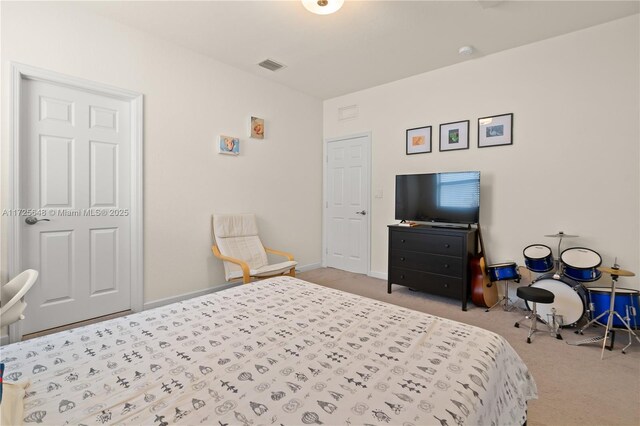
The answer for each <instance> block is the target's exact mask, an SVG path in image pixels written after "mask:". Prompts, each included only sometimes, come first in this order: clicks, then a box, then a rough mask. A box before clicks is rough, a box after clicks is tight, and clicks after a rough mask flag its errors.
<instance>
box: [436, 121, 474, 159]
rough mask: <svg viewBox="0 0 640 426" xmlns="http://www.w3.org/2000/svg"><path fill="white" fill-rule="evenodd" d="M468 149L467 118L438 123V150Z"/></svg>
mask: <svg viewBox="0 0 640 426" xmlns="http://www.w3.org/2000/svg"><path fill="white" fill-rule="evenodd" d="M458 149H469V120H464V121H456V122H453V123H445V124H441V125H440V151H456V150H458Z"/></svg>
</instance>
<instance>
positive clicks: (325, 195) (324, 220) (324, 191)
mask: <svg viewBox="0 0 640 426" xmlns="http://www.w3.org/2000/svg"><path fill="white" fill-rule="evenodd" d="M361 137H366V138H367V143H368V144H369V149H368V150H367V151H368V155H367V156H366V158H365V161H366V164H367V168H368V173H367V176H366V179H367V180H368V181H369V197H368V203H367V205H366V209H367V227H366V229H367V243H366V253H367V255H366V260H365V262H366V268H365V269H366V271H367V272H366V274H367V275H368V276H371V223H372V220H371V217H372V216H371V173H372V172H371V146H372V137H371V132H370V131H369V132H362V133H354V134H351V135H346V136H338V137H334V138H327V139H325V140H324V143H323V144H322V156H323V159H324V161H323V162H322V267H324V268H326V267H327V250H328V249H329V246H328V239H329V227H328V224H327V222H328V220H329V218H328V217H327V209H328V208H329V197H328V192H329V188H328V186H329V182H328V179H329V177H328V174H327V165H328V164H329V154H328V147H329V144H330V143H331V142H338V141H345V140H349V139H356V138H361Z"/></svg>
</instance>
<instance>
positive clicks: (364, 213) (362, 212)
mask: <svg viewBox="0 0 640 426" xmlns="http://www.w3.org/2000/svg"><path fill="white" fill-rule="evenodd" d="M356 214H361V215H362V216H366V214H367V211H366V210H362V211H361V212H356Z"/></svg>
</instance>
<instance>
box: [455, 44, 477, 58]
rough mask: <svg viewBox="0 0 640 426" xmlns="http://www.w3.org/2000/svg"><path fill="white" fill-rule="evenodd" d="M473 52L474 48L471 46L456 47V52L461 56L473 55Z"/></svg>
mask: <svg viewBox="0 0 640 426" xmlns="http://www.w3.org/2000/svg"><path fill="white" fill-rule="evenodd" d="M473 52H474V50H473V47H471V46H462V47H461V48H460V49H458V53H459V54H460V55H463V56H471V55H473Z"/></svg>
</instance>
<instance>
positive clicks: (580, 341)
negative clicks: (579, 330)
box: [567, 330, 616, 350]
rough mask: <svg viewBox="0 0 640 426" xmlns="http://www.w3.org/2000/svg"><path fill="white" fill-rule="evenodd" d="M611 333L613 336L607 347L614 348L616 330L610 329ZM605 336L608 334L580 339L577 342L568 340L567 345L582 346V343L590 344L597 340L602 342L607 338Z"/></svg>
mask: <svg viewBox="0 0 640 426" xmlns="http://www.w3.org/2000/svg"><path fill="white" fill-rule="evenodd" d="M609 335H610V336H611V343H610V344H609V346H607V347H606V348H607V349H608V350H613V342H614V340H615V335H616V332H615V330H610V331H609ZM605 337H606V336H604V335H602V336H594V337H589V338H587V339H584V340H579V341H577V342H567V345H571V346H580V345H586V344H589V343H597V342H601V341H602V340H603V339H605Z"/></svg>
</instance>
